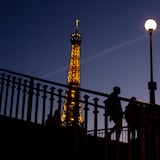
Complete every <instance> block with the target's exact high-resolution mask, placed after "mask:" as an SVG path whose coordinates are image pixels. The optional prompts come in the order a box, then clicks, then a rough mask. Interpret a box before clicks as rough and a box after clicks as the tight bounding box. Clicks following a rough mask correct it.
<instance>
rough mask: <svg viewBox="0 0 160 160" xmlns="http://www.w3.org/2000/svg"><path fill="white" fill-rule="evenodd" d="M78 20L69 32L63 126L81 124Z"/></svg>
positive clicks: (62, 116)
mask: <svg viewBox="0 0 160 160" xmlns="http://www.w3.org/2000/svg"><path fill="white" fill-rule="evenodd" d="M78 26H79V20H78V19H76V31H75V33H72V34H71V54H70V62H69V68H68V76H67V83H68V86H69V88H68V89H67V90H66V98H65V100H64V105H63V110H62V115H61V120H62V125H63V126H73V125H79V126H82V123H83V117H82V106H81V102H80V90H79V88H80V44H81V35H80V34H79V33H78Z"/></svg>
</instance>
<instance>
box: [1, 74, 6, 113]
mask: <svg viewBox="0 0 160 160" xmlns="http://www.w3.org/2000/svg"><path fill="white" fill-rule="evenodd" d="M4 78H5V74H4V73H2V82H1V92H0V113H1V108H2V97H3V89H4Z"/></svg>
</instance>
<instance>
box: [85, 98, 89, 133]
mask: <svg viewBox="0 0 160 160" xmlns="http://www.w3.org/2000/svg"><path fill="white" fill-rule="evenodd" d="M84 98H85V100H84V129H85V131H86V133H87V129H88V110H89V108H88V99H89V96H88V95H85V96H84Z"/></svg>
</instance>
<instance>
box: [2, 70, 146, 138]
mask: <svg viewBox="0 0 160 160" xmlns="http://www.w3.org/2000/svg"><path fill="white" fill-rule="evenodd" d="M68 87H69V86H68V85H65V84H61V83H57V82H53V81H48V80H45V79H41V78H38V77H33V76H29V75H24V74H20V73H16V72H13V71H9V70H5V69H0V115H3V116H7V117H12V118H16V119H21V120H24V121H29V122H33V123H38V124H42V125H44V124H45V120H46V119H47V115H48V114H49V113H50V114H51V115H53V114H54V111H55V110H56V109H59V111H60V112H61V111H62V108H63V103H64V99H65V95H66V90H67V88H68ZM79 90H80V95H81V103H82V114H83V119H84V126H83V127H84V129H85V130H86V131H90V133H91V131H92V134H93V135H94V136H100V135H99V133H100V132H99V131H100V130H101V129H103V135H104V136H106V131H107V130H108V129H109V128H110V127H112V126H113V122H110V121H109V120H108V117H106V116H105V100H106V99H107V97H108V94H106V93H101V92H97V91H92V90H88V89H84V88H80V89H79ZM120 99H121V101H123V102H124V104H126V105H127V104H128V102H129V100H130V99H128V98H123V97H120ZM137 103H141V104H143V105H144V106H147V105H149V104H147V103H143V102H138V101H137ZM106 122H107V123H106ZM126 126H127V124H126V122H125V119H123V127H124V128H126ZM88 133H89V132H88ZM90 133H89V134H90ZM122 134H124V135H126V131H124V132H122ZM101 135H102V134H101ZM124 135H121V136H122V137H126V136H124ZM125 141H126V138H125Z"/></svg>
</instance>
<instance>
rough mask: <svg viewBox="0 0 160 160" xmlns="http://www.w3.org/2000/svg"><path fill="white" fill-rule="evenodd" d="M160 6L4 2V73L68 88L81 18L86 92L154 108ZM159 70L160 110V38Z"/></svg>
mask: <svg viewBox="0 0 160 160" xmlns="http://www.w3.org/2000/svg"><path fill="white" fill-rule="evenodd" d="M159 8H160V1H159V0H152V1H151V0H150V1H149V0H134V1H129V0H128V1H127V0H124V1H123V0H108V1H107V0H86V1H83V0H82V1H74V0H68V1H65V0H54V1H53V0H43V1H42V0H23V1H22V0H14V1H13V0H10V1H8V0H2V1H0V55H1V58H0V67H1V68H4V69H9V70H13V71H16V72H20V73H24V74H28V75H33V76H38V77H42V78H45V79H49V80H52V81H55V82H60V83H66V82H67V69H68V63H69V56H70V50H71V43H70V35H71V33H73V32H74V31H75V19H76V18H78V19H79V21H80V24H79V33H80V34H81V36H82V45H81V87H82V88H88V89H92V90H96V91H100V92H105V93H110V92H111V91H112V88H113V86H114V85H119V86H120V87H121V91H122V92H121V96H123V97H127V98H130V97H131V96H135V97H137V99H138V100H140V101H145V102H149V91H148V81H149V80H150V79H149V77H150V71H149V35H148V33H147V32H146V31H145V29H144V22H145V20H146V19H147V18H154V19H155V20H156V21H157V23H158V28H159V20H160V9H159ZM153 63H154V66H153V70H154V80H155V81H157V91H156V103H158V104H160V100H159V99H160V83H159V82H160V70H159V68H160V32H159V31H158V30H157V31H155V32H154V33H153Z"/></svg>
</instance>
